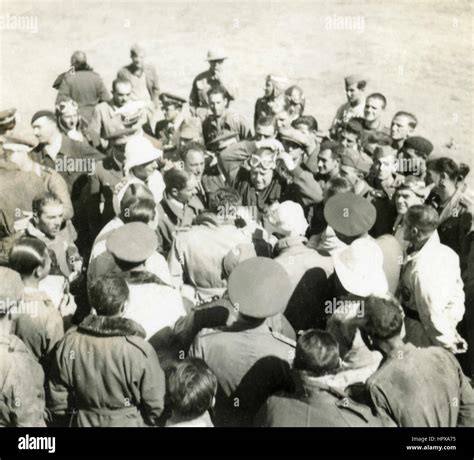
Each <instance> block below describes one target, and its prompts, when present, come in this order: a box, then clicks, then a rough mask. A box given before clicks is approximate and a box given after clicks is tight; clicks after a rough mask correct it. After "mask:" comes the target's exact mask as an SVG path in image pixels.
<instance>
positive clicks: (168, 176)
mask: <svg viewBox="0 0 474 460" xmlns="http://www.w3.org/2000/svg"><path fill="white" fill-rule="evenodd" d="M163 179H164V181H165V187H166V191H167V192H170V191H171V190H173V189H176V190H178V191H179V190H183V189H184V188H186V184H187V183H188V179H189V174H188V173H187V172H186V171H183V170H181V169H176V168H173V169H170V170H168V171H166V172H165V175H164V177H163Z"/></svg>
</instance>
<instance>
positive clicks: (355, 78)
mask: <svg viewBox="0 0 474 460" xmlns="http://www.w3.org/2000/svg"><path fill="white" fill-rule="evenodd" d="M360 81H365V82H367V79H366V78H365V77H364V76H362V75H360V74H353V75H348V76H347V77H345V78H344V82H345V84H346V85H347V86H351V85H354V84H356V83H359V82H360Z"/></svg>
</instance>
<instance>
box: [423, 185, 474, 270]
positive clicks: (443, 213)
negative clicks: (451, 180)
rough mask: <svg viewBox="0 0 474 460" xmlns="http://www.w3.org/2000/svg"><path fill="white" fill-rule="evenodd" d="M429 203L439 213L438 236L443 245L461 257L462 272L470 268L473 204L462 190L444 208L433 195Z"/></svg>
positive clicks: (429, 198)
mask: <svg viewBox="0 0 474 460" xmlns="http://www.w3.org/2000/svg"><path fill="white" fill-rule="evenodd" d="M427 203H428V204H429V205H431V206H433V207H434V208H435V209H436V210H437V211H438V213H439V226H438V229H437V230H438V234H439V239H440V241H441V243H442V244H445V245H446V246H448V247H450V248H451V249H452V250H453V251H454V252H456V254H457V255H458V256H459V259H460V263H461V271H462V272H463V273H464V272H465V271H466V270H467V268H468V261H469V255H470V252H471V244H472V230H473V217H472V216H473V212H474V211H473V203H472V201H471V199H470V198H469V197H468V196H467V195H466V194H465V193H463V192H462V191H461V190H457V191H456V193H455V194H454V195H453V196H452V197H451V199H450V200H449V201H448V202H447V203H446V204H445V205H444V206H442V205H441V204H440V202H439V197H438V196H437V195H436V194H434V193H433V194H431V195H430V196H429V197H428V199H427Z"/></svg>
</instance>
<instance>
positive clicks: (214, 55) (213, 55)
mask: <svg viewBox="0 0 474 460" xmlns="http://www.w3.org/2000/svg"><path fill="white" fill-rule="evenodd" d="M223 59H227V54H226V52H225V51H224V50H222V49H212V50H209V51H208V52H207V60H208V61H222V60H223Z"/></svg>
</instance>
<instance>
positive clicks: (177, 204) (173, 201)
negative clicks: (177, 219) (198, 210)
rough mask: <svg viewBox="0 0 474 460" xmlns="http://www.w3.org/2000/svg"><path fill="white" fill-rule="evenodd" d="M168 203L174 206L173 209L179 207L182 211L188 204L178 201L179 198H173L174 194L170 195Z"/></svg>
mask: <svg viewBox="0 0 474 460" xmlns="http://www.w3.org/2000/svg"><path fill="white" fill-rule="evenodd" d="M168 203H169V204H170V206H171V207H172V209H173V210H174V209H179V210H180V211H183V212H184V209H185V207H186V205H185V204H184V203H181V201H178V200H177V199H175V198H173V197H172V196H168Z"/></svg>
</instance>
